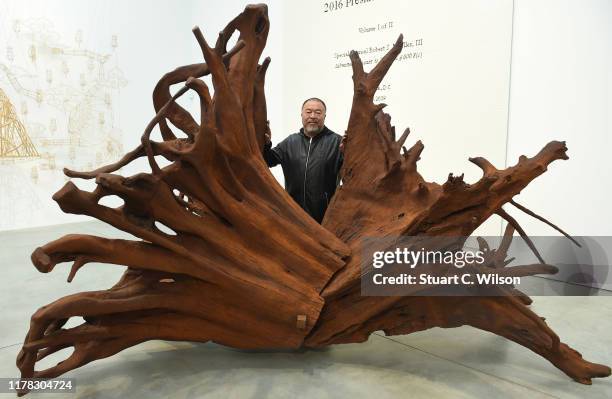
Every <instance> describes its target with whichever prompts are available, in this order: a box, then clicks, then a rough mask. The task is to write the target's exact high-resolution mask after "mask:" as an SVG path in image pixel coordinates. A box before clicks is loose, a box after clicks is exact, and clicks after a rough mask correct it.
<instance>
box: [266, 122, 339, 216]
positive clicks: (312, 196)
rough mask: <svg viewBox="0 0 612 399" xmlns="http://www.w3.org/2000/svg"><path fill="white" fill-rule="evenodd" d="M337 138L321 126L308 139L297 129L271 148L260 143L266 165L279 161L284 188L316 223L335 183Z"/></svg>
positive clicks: (276, 163)
mask: <svg viewBox="0 0 612 399" xmlns="http://www.w3.org/2000/svg"><path fill="white" fill-rule="evenodd" d="M341 140H342V137H341V136H340V135H338V134H336V133H334V132H332V131H331V130H329V129H328V128H327V127H326V126H325V127H323V130H322V131H321V132H320V133H319V134H317V135H316V136H315V137H314V138H312V139H311V138H310V137H308V136H306V135H305V134H304V129H300V131H299V133H294V134H292V135H290V136H289V137H287V138H286V139H285V140H283V141H281V142H280V143H279V144H278V145H277V146H276V147H274V148H272V144H271V143H268V144H266V145H265V146H264V154H263V155H264V159H265V160H266V163H267V164H268V166H269V167H272V166H276V165H278V164H281V166H282V168H283V174H284V175H285V189H286V190H287V192H288V193H289V195H291V197H292V198H293V199H294V200H295V202H297V203H298V204H299V205H300V206H301V207H302V208H303V209H304V210H305V211H306V212H307V213H308V214H309V215H310V216H312V217H313V218H314V219H315V220H316V221H317V222H319V223H321V221H322V220H323V215H325V210H326V209H327V205H328V204H329V201H330V200H331V197H332V195H334V193H335V192H336V186H337V185H338V181H339V179H338V173H339V172H340V167H341V166H342V153H341V152H340V141H341Z"/></svg>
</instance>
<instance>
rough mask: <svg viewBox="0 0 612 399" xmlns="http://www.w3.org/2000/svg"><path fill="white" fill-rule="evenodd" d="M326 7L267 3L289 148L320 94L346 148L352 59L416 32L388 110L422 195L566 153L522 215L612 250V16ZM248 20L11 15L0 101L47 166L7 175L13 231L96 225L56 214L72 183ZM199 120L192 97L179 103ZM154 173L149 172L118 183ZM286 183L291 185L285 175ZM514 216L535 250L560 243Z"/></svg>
mask: <svg viewBox="0 0 612 399" xmlns="http://www.w3.org/2000/svg"><path fill="white" fill-rule="evenodd" d="M326 3H327V4H329V3H330V2H323V1H293V0H290V1H280V0H279V1H272V2H268V5H269V14H270V19H271V29H270V35H269V39H268V45H267V47H266V49H265V51H264V54H263V55H264V56H267V55H269V56H271V57H272V64H271V66H270V69H269V71H268V75H267V80H266V91H267V99H268V113H269V118H270V121H271V127H272V132H273V141H274V142H275V143H276V142H278V141H280V140H281V139H282V138H284V137H285V136H287V135H288V134H290V133H292V132H294V131H296V130H297V129H298V128H299V125H300V119H299V107H300V104H301V101H302V100H303V99H304V98H305V97H309V96H313V95H314V96H321V97H324V98H325V99H326V100H328V105H329V107H330V111H329V115H328V125H329V126H330V127H332V129H334V130H336V131H337V132H338V133H343V131H344V129H345V128H346V124H347V120H348V112H349V108H350V102H351V93H352V87H351V86H352V84H351V79H350V76H351V71H350V67H347V66H342V65H341V64H343V63H346V57H344V56H343V55H342V53H343V52H345V51H348V50H350V49H351V48H357V49H361V50H366V51H368V50H367V49H368V48H369V47H372V48H375V47H376V44H377V43H378V44H383V43H388V44H390V43H392V42H393V41H394V40H395V39H396V37H397V35H398V34H399V33H404V39H405V40H406V41H407V42H410V43H412V46H413V47H412V48H404V50H403V54H404V55H405V54H408V53H413V54H415V55H413V56H412V57H414V58H404V59H403V60H401V61H398V62H397V63H396V65H394V66H393V67H392V69H391V71H390V73H389V76H388V78H387V79H386V81H385V82H383V84H387V85H388V86H390V87H388V88H386V89H385V90H381V91H380V93H379V94H377V95H379V96H381V99H380V101H381V102H385V103H387V104H389V107H388V109H387V111H388V112H389V113H390V114H391V115H392V117H393V123H394V124H395V125H396V127H397V129H398V131H400V132H401V131H403V129H404V128H405V127H408V126H409V127H410V128H411V130H412V134H411V138H410V139H409V141H411V140H412V141H411V142H414V141H415V140H417V139H421V140H423V142H424V144H425V146H426V149H425V151H424V152H423V155H422V161H421V162H420V168H421V170H422V172H423V174H424V175H425V177H426V178H428V179H429V180H435V181H438V182H441V181H443V180H444V179H445V178H446V175H447V173H449V172H453V173H454V174H461V173H465V174H466V180H467V181H468V182H470V181H474V180H475V179H477V178H478V175H479V173H480V171H479V169H478V168H476V167H475V166H473V165H472V164H470V163H469V162H468V161H467V158H468V157H470V156H479V155H480V156H485V157H487V158H488V159H490V160H491V161H492V162H493V163H494V164H495V165H498V166H500V167H501V166H503V165H504V164H508V165H511V164H514V163H515V161H516V159H518V156H519V155H520V154H526V155H533V154H534V153H535V152H537V151H538V150H539V149H540V148H541V147H542V146H543V145H544V144H545V143H546V142H548V141H550V140H553V139H561V140H566V141H567V145H568V147H569V152H568V154H569V156H570V160H569V161H558V162H555V163H554V164H553V165H552V166H551V167H550V168H549V171H548V172H547V173H546V174H544V175H543V176H542V177H540V178H538V179H537V180H536V181H535V182H534V183H533V184H532V185H530V186H529V187H528V188H527V189H526V190H525V191H524V192H523V193H522V194H521V195H520V196H519V197H517V200H518V201H519V202H521V203H523V204H524V205H526V206H528V207H530V208H532V209H533V210H534V211H536V212H539V213H541V214H542V215H543V216H546V217H548V218H550V219H551V220H553V221H555V222H557V223H558V224H559V225H561V226H562V227H563V228H565V229H566V230H568V231H570V232H572V233H574V234H584V235H587V234H588V235H597V234H599V235H605V234H610V230H611V229H612V228H611V227H610V226H609V223H610V221H612V214H611V212H610V210H609V209H610V208H609V207H606V204H607V202H608V201H607V197H608V195H607V194H608V193H609V191H610V188H609V187H610V183H609V182H610V177H612V176H611V173H612V172H611V170H612V168H611V167H610V163H609V162H608V159H607V151H608V148H609V143H610V142H609V141H610V139H609V134H608V133H611V132H610V124H609V115H610V111H611V110H610V103H609V101H608V93H610V85H611V84H612V83H610V57H611V54H612V49H611V48H610V39H609V38H610V37H611V35H610V33H612V32H610V30H611V29H612V28H611V26H612V25H611V22H612V21H611V18H612V17H611V16H612V10H611V2H610V1H606V0H582V1H581V0H573V1H569V0H562V1H548V0H515V1H511V0H495V1H489V0H481V1H476V0H462V1H443V0H436V1H434V2H431V1H407V2H392V1H390V0H372V1H371V2H368V3H364V4H361V5H359V6H354V7H348V8H344V9H340V10H332V11H330V10H329V5H328V6H327V7H328V12H324V11H325V9H324V7H325V4H326ZM334 3H335V2H334ZM343 3H347V2H346V1H344V2H343ZM245 4H246V2H243V1H236V0H232V1H201V0H189V1H182V2H180V3H171V2H164V1H160V0H155V1H145V0H138V1H129V2H119V1H88V2H82V1H74V0H51V1H43V0H40V1H35V0H27V1H12V0H10V1H3V2H2V4H1V5H0V11H1V12H0V64H1V66H3V67H2V68H0V89H2V90H3V91H4V92H5V94H6V96H7V97H8V98H9V99H10V101H11V103H12V105H13V106H14V110H15V113H16V115H17V117H18V118H19V119H20V121H22V122H23V124H24V127H25V128H27V130H28V134H29V135H30V136H31V139H32V141H33V142H34V144H35V145H36V147H37V148H39V149H40V151H39V157H38V158H37V159H27V158H26V159H25V160H20V161H16V160H12V159H4V158H3V159H0V183H1V184H0V230H8V229H18V228H26V227H35V226H42V225H50V224H57V223H67V222H74V221H80V220H88V219H87V218H80V217H78V216H74V215H65V214H63V213H61V211H60V210H59V209H58V207H57V206H56V204H55V203H54V202H53V201H52V200H51V199H50V197H51V195H52V194H53V193H54V192H55V191H57V190H58V189H59V188H60V187H61V186H62V185H63V184H64V182H65V178H64V177H63V175H62V174H61V168H63V167H64V166H67V167H74V168H77V169H88V166H90V165H91V166H92V167H98V166H100V165H102V164H107V163H109V162H112V161H113V160H115V159H117V154H119V153H124V152H126V151H129V150H130V149H132V148H134V147H135V146H136V145H137V144H138V142H139V139H140V135H141V134H142V131H143V129H144V127H145V125H146V124H147V123H148V121H149V120H150V118H151V117H152V116H153V107H152V102H151V93H152V89H153V87H154V85H155V83H156V82H157V81H158V79H159V78H160V77H161V76H162V75H163V74H164V73H165V72H167V71H169V70H172V69H173V68H175V67H177V66H180V65H184V64H190V63H195V62H200V60H201V54H200V50H199V48H198V46H197V44H196V42H195V40H194V39H193V35H192V33H191V28H192V27H193V25H196V24H197V25H199V26H200V27H201V28H202V30H203V31H204V34H205V36H206V37H207V39H209V41H211V42H213V41H214V40H215V38H216V36H217V33H218V31H219V30H220V29H221V28H222V27H223V26H225V24H226V23H227V22H228V21H229V20H230V19H231V18H233V17H234V16H235V15H237V14H238V13H239V12H240V11H241V10H242V9H243V8H244V6H245ZM16 21H21V22H20V23H19V24H16ZM390 21H393V22H394V23H393V26H392V27H391V26H389V25H387V28H384V29H380V30H379V29H378V26H379V25H384V24H385V23H388V22H390ZM359 28H362V32H360V31H359ZM370 28H376V29H375V30H370ZM28 32H29V33H28ZM79 32H80V33H79ZM418 40H421V42H420V45H417V43H418V42H417V41H418ZM49 44H51V45H49ZM52 45H55V47H59V48H61V49H63V53H61V54H59V55H58V53H57V52H56V53H54V52H53V51H51V50H50V49H51V48H53V46H52ZM32 46H34V47H35V55H34V56H33V55H32V51H31V48H32ZM419 46H420V48H419V49H417V47H419ZM9 47H10V48H11V51H9V50H8V48H9ZM409 50H410V51H409ZM419 53H420V55H419ZM335 54H337V55H338V57H337V58H336V56H335ZM367 54H370V55H372V54H376V52H375V51H374V50H372V51H371V52H370V53H366V52H364V54H363V55H362V58H364V59H366V58H367V57H366V56H367ZM33 58H35V60H33ZM370 58H371V57H370ZM92 60H93V61H92ZM336 65H338V68H336ZM366 68H368V65H366ZM48 69H50V70H52V73H51V82H49V77H48V74H47V70H48ZM66 70H67V72H66ZM82 75H83V76H84V78H82V77H81V76H82ZM17 78H18V79H17ZM16 80H17V81H18V82H21V83H20V84H19V85H17V84H15V81H16ZM41 96H42V97H41ZM382 97H385V98H384V99H383V98H382ZM194 103H195V98H194V95H191V94H187V95H185V97H184V98H182V99H181V104H183V105H185V106H186V107H191V106H192V104H194ZM53 120H55V122H53ZM142 170H144V171H148V166H147V165H146V163H145V162H141V163H138V164H137V165H134V166H130V167H128V168H127V169H126V170H122V171H121V173H123V174H125V175H129V174H132V173H136V172H137V171H142ZM273 172H274V173H275V175H276V176H277V178H278V179H279V181H281V182H282V173H281V172H280V168H276V169H275V170H273ZM78 184H79V186H81V187H90V186H88V185H87V184H83V183H78ZM507 208H508V210H509V211H510V212H512V213H513V215H515V216H516V217H517V218H518V219H519V221H520V222H521V224H523V225H524V227H525V229H526V230H527V231H528V233H530V234H534V235H537V234H552V233H551V230H550V229H548V228H547V227H546V226H544V225H542V224H541V223H540V222H537V221H534V220H532V219H531V218H528V217H523V216H522V215H520V213H519V212H515V211H513V210H512V209H511V208H509V207H507ZM494 223H495V226H494V227H493V229H494V230H495V232H497V231H499V229H500V226H501V223H500V222H499V221H496V222H494Z"/></svg>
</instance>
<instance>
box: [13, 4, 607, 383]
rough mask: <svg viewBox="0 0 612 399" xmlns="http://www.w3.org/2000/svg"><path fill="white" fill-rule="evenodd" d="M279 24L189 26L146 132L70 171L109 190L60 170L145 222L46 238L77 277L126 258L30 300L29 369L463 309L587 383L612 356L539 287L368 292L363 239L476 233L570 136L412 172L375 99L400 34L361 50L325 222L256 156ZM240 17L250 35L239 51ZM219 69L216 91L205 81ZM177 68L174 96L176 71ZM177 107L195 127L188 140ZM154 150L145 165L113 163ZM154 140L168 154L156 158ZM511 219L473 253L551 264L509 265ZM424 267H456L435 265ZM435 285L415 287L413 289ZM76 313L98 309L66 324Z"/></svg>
mask: <svg viewBox="0 0 612 399" xmlns="http://www.w3.org/2000/svg"><path fill="white" fill-rule="evenodd" d="M268 29H269V21H268V16H267V8H266V6H265V5H256V6H248V7H247V8H246V9H245V11H244V12H243V13H241V14H240V15H239V16H237V17H236V18H235V19H234V20H232V21H231V22H230V23H229V24H228V26H227V27H226V28H225V29H224V30H223V31H221V33H220V35H219V37H218V39H217V43H216V45H215V47H214V48H211V47H210V46H209V45H208V44H207V42H206V40H205V39H204V37H203V35H202V34H201V32H200V31H199V29H198V28H197V27H196V28H194V34H195V37H196V40H197V42H198V44H199V45H200V48H201V49H202V54H203V57H204V60H205V62H204V63H198V64H193V65H188V66H184V67H180V68H178V69H176V70H175V71H173V72H170V73H168V74H166V75H164V77H163V78H162V79H161V80H160V81H159V83H158V84H157V86H156V87H155V90H154V93H153V98H154V107H155V113H156V115H155V117H154V118H153V119H152V121H151V123H150V124H149V125H148V126H147V128H146V129H145V132H144V134H143V137H142V144H141V145H140V146H138V147H137V148H136V149H134V150H133V151H132V152H130V153H129V154H127V155H126V156H125V157H123V158H122V159H121V160H120V161H118V162H116V163H114V164H112V165H108V166H105V167H101V168H98V169H96V170H93V171H89V172H76V171H70V170H66V171H65V173H66V175H68V176H70V177H73V178H83V179H95V182H96V185H97V188H96V189H95V190H94V191H93V192H88V191H84V190H80V189H79V188H77V186H76V185H75V184H74V183H72V182H68V183H66V185H65V186H64V187H63V188H62V189H60V190H59V191H58V192H57V193H56V194H55V195H54V196H53V199H54V200H55V201H56V202H57V203H58V204H59V206H60V207H61V209H62V210H63V211H64V212H67V213H76V214H83V215H89V216H92V217H94V218H96V219H98V220H101V221H103V222H105V223H108V224H110V225H112V226H114V227H116V228H118V229H121V230H123V231H125V232H128V233H131V234H132V235H134V236H135V237H137V238H136V240H133V241H130V240H112V239H106V238H101V237H95V236H87V235H68V236H64V237H62V238H60V239H58V240H56V241H53V242H50V243H48V244H46V245H44V246H42V247H40V248H37V249H36V250H35V251H34V253H33V254H32V262H33V263H34V265H35V266H36V267H37V268H38V270H39V271H41V272H44V273H46V272H50V271H52V270H53V269H54V268H55V266H56V265H57V264H59V263H63V262H72V267H71V269H70V272H69V273H68V281H71V280H72V279H73V278H75V275H76V273H77V272H78V271H79V270H80V269H81V268H82V267H83V266H84V265H86V264H88V263H91V262H96V263H102V264H115V265H123V266H127V270H126V272H125V273H124V275H123V277H122V279H121V280H120V281H119V282H118V283H117V284H116V285H115V286H114V287H112V288H110V289H108V290H104V291H94V292H84V293H78V294H74V295H70V296H67V297H65V298H61V299H59V300H57V301H55V302H53V303H51V304H49V305H47V306H44V307H42V308H40V309H39V310H38V311H37V312H36V313H35V314H34V315H33V316H32V321H31V325H30V329H29V331H28V334H27V336H26V338H25V341H24V345H23V348H22V349H21V351H20V353H19V355H18V357H17V365H18V367H19V369H20V370H21V374H22V377H24V378H27V377H37V378H51V377H57V376H59V375H61V374H63V373H66V372H68V371H70V370H73V369H75V368H77V367H80V366H82V365H84V364H86V363H88V362H91V361H93V360H96V359H100V358H104V357H108V356H111V355H113V354H115V353H117V352H119V351H121V350H123V349H125V348H127V347H130V346H132V345H136V344H138V343H140V342H143V341H146V340H150V339H168V340H190V341H202V342H204V341H214V342H218V343H220V344H223V345H228V346H232V347H237V348H298V347H302V346H305V347H319V346H325V345H332V344H338V343H346V342H361V341H364V340H366V339H367V338H368V336H369V335H370V334H371V333H372V332H373V331H376V330H381V329H382V330H384V331H385V332H386V333H387V334H390V335H391V334H408V333H411V332H414V331H419V330H424V329H428V328H432V327H444V328H450V327H457V326H460V325H471V326H473V327H476V328H480V329H483V330H487V331H491V332H493V333H495V334H498V335H501V336H504V337H506V338H508V339H511V340H513V341H515V342H517V343H519V344H521V345H523V346H525V347H527V348H529V349H531V350H533V351H534V352H536V353H538V354H540V355H542V356H544V357H545V358H547V359H548V360H549V361H551V362H552V363H553V364H554V365H555V366H557V367H559V368H560V369H561V370H563V371H564V372H565V373H566V374H568V375H569V376H570V377H572V378H574V379H575V380H576V381H579V382H581V383H590V381H591V378H594V377H605V376H608V375H610V369H609V368H608V367H606V366H602V365H597V364H594V363H589V362H586V361H585V360H583V359H582V357H581V356H580V354H579V353H578V352H576V351H574V350H572V349H570V348H569V347H568V346H566V345H565V344H562V343H561V342H560V340H559V338H558V337H557V336H556V335H555V334H554V332H552V330H550V328H549V327H548V326H547V325H546V323H545V322H544V321H543V320H542V319H541V318H540V317H539V316H537V315H536V314H535V313H533V312H532V311H531V310H530V309H529V308H527V307H526V305H527V304H529V303H530V302H531V299H530V298H528V297H527V296H526V295H524V294H522V293H520V292H519V291H518V290H517V289H516V288H515V287H512V286H501V287H497V288H496V289H497V291H496V292H495V296H486V297H460V298H457V297H453V298H447V297H440V296H427V297H417V296H395V297H365V296H361V294H360V281H361V277H362V273H361V267H360V266H361V259H360V258H361V257H360V254H361V253H363V250H364V248H363V245H364V242H365V241H364V239H365V238H366V237H374V236H375V237H383V238H384V237H395V236H401V235H410V236H416V237H424V238H427V237H434V236H464V237H466V236H469V235H470V234H472V232H473V231H474V230H475V229H476V228H477V227H478V226H479V225H480V224H482V223H483V222H484V221H485V220H487V219H488V218H489V217H491V216H492V215H494V214H498V215H502V216H505V217H506V218H507V219H508V216H507V214H506V213H505V212H504V211H503V210H502V206H503V205H504V204H506V203H508V202H510V203H512V204H513V205H515V206H518V205H517V204H516V203H515V202H513V197H514V196H515V195H517V194H518V193H519V192H520V191H521V190H522V189H523V188H525V187H526V186H527V185H528V184H529V183H530V182H531V181H532V180H533V179H535V178H536V177H537V176H539V175H540V174H542V173H543V172H544V171H545V170H546V168H547V166H548V165H549V164H550V163H551V162H553V161H555V160H557V159H567V156H566V154H565V152H566V147H565V144H564V143H562V142H551V143H549V144H548V145H546V146H545V147H544V148H543V149H542V150H541V151H540V152H539V153H538V154H536V155H535V156H534V157H532V158H526V157H521V158H520V159H519V162H518V163H517V164H516V165H515V166H513V167H509V168H507V169H502V170H500V169H497V168H495V167H494V166H493V165H492V164H491V163H490V162H488V161H487V160H486V159H484V158H471V159H470V160H471V161H472V162H473V163H474V164H476V165H477V166H478V167H480V168H481V169H482V170H483V176H482V178H481V179H479V180H478V181H477V182H475V183H473V184H468V183H466V182H464V181H463V176H460V177H455V176H452V175H449V178H448V181H447V182H445V183H444V184H442V185H440V184H436V183H431V182H426V181H425V180H424V179H423V177H422V176H421V175H420V174H419V173H418V170H417V162H418V160H419V157H420V154H421V152H422V151H423V149H424V146H423V144H422V143H421V142H420V141H417V142H416V143H415V144H414V145H412V147H411V148H410V149H409V150H406V149H405V147H404V144H405V142H406V140H407V138H408V134H409V129H406V130H405V131H404V133H403V134H402V136H401V137H400V138H399V139H398V140H396V138H395V128H394V127H393V126H392V125H391V118H390V116H388V115H386V114H385V113H383V112H382V108H383V107H384V104H380V105H377V104H374V103H373V102H372V100H373V96H374V93H375V91H376V89H377V87H378V85H379V84H380V82H381V81H382V79H383V78H384V76H385V74H386V73H387V71H388V70H389V68H390V67H391V65H392V63H393V61H394V59H395V58H396V57H397V56H398V54H399V53H400V51H401V49H402V46H403V39H402V36H400V37H399V38H398V40H397V42H396V43H395V45H394V46H393V48H392V49H391V50H390V51H389V53H388V54H387V55H385V56H384V57H383V58H382V60H381V61H380V62H379V63H378V64H377V65H376V66H375V67H374V69H373V70H372V71H370V72H365V71H364V69H363V65H362V63H361V60H360V58H359V55H358V54H357V53H356V52H351V55H350V58H351V62H352V65H353V83H354V96H353V104H352V109H351V114H350V118H349V124H348V130H347V140H346V145H345V161H344V165H343V170H342V174H343V180H344V184H343V185H342V186H341V187H340V188H339V189H338V191H337V193H336V195H335V196H334V198H333V200H332V202H331V204H330V207H329V209H328V211H327V214H326V216H325V219H324V221H323V225H319V224H317V223H316V222H315V221H314V220H313V219H311V218H310V217H309V216H308V215H306V214H305V213H304V212H303V211H302V209H301V208H300V207H299V206H298V205H297V204H296V203H295V202H294V201H293V200H292V199H291V198H290V197H289V195H288V194H287V193H286V192H285V191H284V190H283V189H282V188H281V187H280V186H279V185H278V183H277V182H276V180H275V179H274V177H273V176H272V174H271V173H270V171H269V170H268V168H267V166H266V164H265V163H264V161H263V158H262V156H261V148H262V146H263V143H264V136H263V135H264V133H265V132H266V129H267V113H266V100H265V92H264V83H265V74H266V70H267V68H268V66H269V63H270V59H269V58H266V59H265V60H264V61H263V62H262V63H261V64H259V59H260V56H261V53H262V51H263V48H264V46H265V42H266V38H267V34H268ZM235 31H238V32H239V34H240V36H239V38H238V42H237V44H236V46H234V48H233V49H232V50H230V51H227V50H226V48H227V42H228V40H229V38H230V36H231V35H232V34H233V33H234V32H235ZM207 74H210V75H211V76H212V84H213V88H214V91H213V94H212V95H211V91H210V90H209V88H208V86H207V85H206V84H205V83H204V82H203V81H201V80H199V79H198V78H199V77H202V76H204V75H207ZM183 82H184V83H185V86H184V87H182V88H180V89H179V91H178V92H177V94H176V95H174V96H171V95H170V90H169V88H170V86H171V85H173V84H177V83H183ZM187 90H194V91H195V92H196V94H197V95H198V96H199V99H200V108H201V110H200V111H201V112H200V115H201V116H200V121H199V122H196V121H195V119H193V117H191V115H189V113H188V112H187V111H186V110H185V109H183V108H181V107H180V106H179V105H178V104H176V102H175V100H176V98H178V96H180V95H181V94H183V93H184V92H186V91H187ZM168 122H170V123H172V124H173V125H174V126H176V127H177V128H179V129H180V130H182V131H183V132H184V133H185V135H186V138H180V139H178V138H177V137H176V135H175V134H174V133H173V132H172V131H171V130H170V128H169V125H168ZM155 126H159V127H160V129H161V133H162V141H160V142H158V141H155V140H153V139H152V138H151V136H150V133H151V131H152V130H153V128H154V127H155ZM402 151H403V152H402ZM143 156H147V158H148V160H149V165H150V166H151V170H152V172H151V173H139V174H136V175H134V176H129V177H123V176H120V175H118V174H113V172H116V171H117V170H118V169H119V168H121V167H123V166H125V165H127V164H129V163H130V162H132V161H133V160H135V159H137V158H139V157H143ZM159 156H163V157H165V158H166V159H168V160H169V161H170V162H171V163H170V165H168V166H166V167H160V166H159V164H158V163H157V161H156V157H159ZM106 196H117V197H119V198H121V199H122V200H123V201H124V205H123V206H120V207H117V208H111V207H107V206H104V205H102V204H100V200H101V199H102V198H104V197H106ZM518 207H519V209H522V208H521V206H518ZM525 209H526V208H525ZM525 209H522V210H523V211H525ZM528 213H529V212H528ZM532 216H535V215H534V214H532ZM535 217H537V216H535ZM511 225H512V226H511V227H509V228H508V229H507V230H506V233H505V236H504V239H503V240H502V243H501V245H500V247H499V248H497V249H491V248H489V247H488V244H486V243H484V242H482V241H481V242H480V245H481V247H482V248H483V249H486V250H487V254H488V255H487V257H486V263H485V264H484V265H480V266H477V265H470V267H472V268H474V270H475V271H477V272H479V273H492V272H498V273H500V274H501V275H507V276H525V275H533V274H540V273H554V272H556V268H554V266H551V265H546V264H538V265H522V266H516V267H508V263H509V260H508V259H507V251H508V248H509V245H510V240H511V237H512V234H513V232H514V229H517V230H519V231H521V230H520V226H518V224H517V223H513V222H512V220H511ZM555 227H556V226H555ZM523 235H524V237H526V235H525V234H523ZM527 239H528V238H527ZM457 244H459V245H460V244H461V242H458V243H457ZM382 249H384V248H382ZM366 263H367V262H366ZM542 263H544V262H543V261H542ZM366 266H369V269H371V265H367V264H366ZM90 267H91V266H90ZM97 267H104V266H97ZM369 269H368V267H366V269H365V270H366V273H369V271H368V270H369ZM429 270H430V271H431V273H433V274H437V275H444V274H448V273H453V272H454V271H453V270H452V269H448V268H443V267H441V266H439V265H429ZM432 289H435V287H432V286H417V287H415V293H419V292H424V290H432ZM72 317H83V318H84V319H85V320H86V321H85V323H83V324H81V325H79V326H76V327H72V328H68V329H65V328H63V326H64V325H65V324H66V322H67V320H68V319H70V318H72ZM67 347H73V348H74V352H73V353H72V355H70V356H69V357H68V359H66V360H64V361H63V362H61V363H59V364H57V365H56V366H53V367H50V368H48V369H45V370H35V365H36V363H37V362H38V361H40V360H41V359H43V358H45V357H46V356H48V355H50V354H52V353H55V352H57V351H58V350H60V349H63V348H67ZM24 393H25V392H22V394H24Z"/></svg>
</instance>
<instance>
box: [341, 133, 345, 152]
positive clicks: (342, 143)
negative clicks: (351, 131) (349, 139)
mask: <svg viewBox="0 0 612 399" xmlns="http://www.w3.org/2000/svg"><path fill="white" fill-rule="evenodd" d="M345 145H346V134H345V135H344V136H342V140H340V152H344V146H345Z"/></svg>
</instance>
